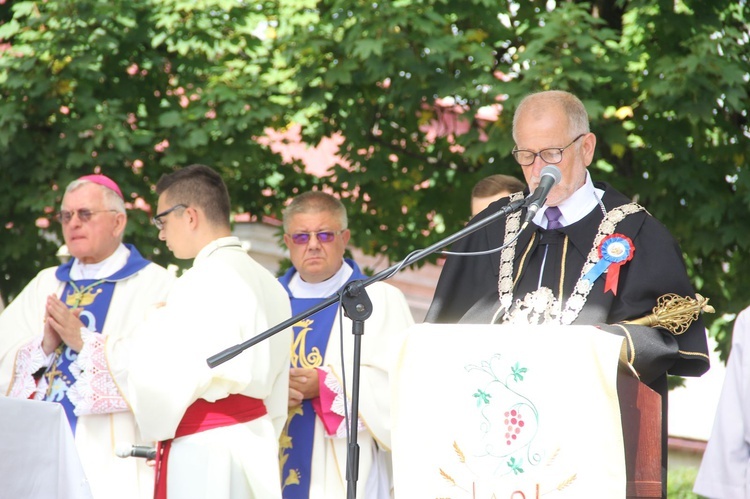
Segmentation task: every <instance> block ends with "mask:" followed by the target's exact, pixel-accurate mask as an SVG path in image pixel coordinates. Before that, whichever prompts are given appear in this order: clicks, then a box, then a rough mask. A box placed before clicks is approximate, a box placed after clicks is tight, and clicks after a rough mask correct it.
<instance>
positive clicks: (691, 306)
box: [624, 293, 715, 335]
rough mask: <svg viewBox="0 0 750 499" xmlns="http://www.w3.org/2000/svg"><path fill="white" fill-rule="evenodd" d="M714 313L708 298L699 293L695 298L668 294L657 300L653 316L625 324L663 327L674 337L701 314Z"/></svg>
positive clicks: (625, 322) (685, 329)
mask: <svg viewBox="0 0 750 499" xmlns="http://www.w3.org/2000/svg"><path fill="white" fill-rule="evenodd" d="M714 312H715V310H714V307H712V306H711V305H709V304H708V298H703V297H702V296H701V295H699V294H697V293H696V294H695V298H691V297H689V296H684V297H683V296H678V295H676V294H672V293H668V294H666V295H662V296H660V297H659V299H658V300H656V306H655V307H654V308H653V313H652V314H649V315H647V316H645V317H641V318H640V319H635V320H632V321H624V324H638V325H639V326H649V327H661V328H664V329H666V330H667V331H669V332H670V333H672V334H674V335H680V334H682V333H684V332H685V331H687V329H688V328H689V327H690V324H692V323H693V321H695V320H696V319H697V318H698V315H699V314H700V313H705V314H713V313H714Z"/></svg>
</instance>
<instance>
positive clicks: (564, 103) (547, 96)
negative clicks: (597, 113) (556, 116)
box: [513, 90, 591, 140]
mask: <svg viewBox="0 0 750 499" xmlns="http://www.w3.org/2000/svg"><path fill="white" fill-rule="evenodd" d="M550 106H558V107H559V108H560V109H562V111H563V113H564V114H565V116H567V117H568V127H569V131H570V132H571V134H570V137H571V139H572V138H573V137H575V136H577V135H581V134H584V133H589V132H590V131H591V129H590V128H589V115H588V113H587V112H586V107H585V106H584V105H583V102H581V100H580V99H579V98H578V97H576V96H575V95H573V94H571V93H570V92H565V91H563V90H547V91H543V92H536V93H533V94H529V95H527V96H526V97H524V98H523V99H522V100H521V103H520V104H518V107H517V108H516V112H515V113H514V114H513V140H516V125H517V123H518V119H519V116H521V115H522V114H523V113H540V114H541V113H545V112H547V110H548V109H549V108H550Z"/></svg>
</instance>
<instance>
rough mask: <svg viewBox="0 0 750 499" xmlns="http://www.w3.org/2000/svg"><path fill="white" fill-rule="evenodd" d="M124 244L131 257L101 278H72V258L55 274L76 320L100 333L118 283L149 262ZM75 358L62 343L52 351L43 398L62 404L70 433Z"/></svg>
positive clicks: (73, 420)
mask: <svg viewBox="0 0 750 499" xmlns="http://www.w3.org/2000/svg"><path fill="white" fill-rule="evenodd" d="M126 246H127V247H128V249H129V250H130V256H129V257H128V261H127V262H126V263H125V266H124V267H123V268H121V269H120V270H118V271H117V272H115V273H114V274H112V275H111V276H109V277H106V278H104V279H80V280H75V281H74V280H72V279H71V278H70V270H71V268H72V267H73V260H70V261H68V262H66V263H65V264H63V265H60V266H59V267H58V268H57V271H56V272H55V277H57V279H58V280H59V281H61V282H65V283H66V284H65V288H64V289H63V292H62V296H61V297H60V299H61V300H62V302H63V303H65V304H66V305H67V306H68V307H69V308H79V309H81V314H80V315H79V319H81V322H83V325H84V326H85V327H86V328H87V329H88V330H89V331H92V332H95V333H101V332H102V330H103V329H104V323H105V321H106V319H107V312H108V311H109V306H110V304H111V303H112V295H113V293H114V290H115V285H116V284H117V282H118V281H123V280H125V279H128V278H130V277H132V276H134V275H135V274H136V273H137V272H138V271H139V270H141V269H142V268H143V267H145V266H146V265H148V264H149V263H150V262H149V261H148V260H146V259H144V258H143V257H142V256H141V254H140V253H138V250H136V249H135V247H134V246H131V245H126ZM76 358H78V352H76V351H75V350H73V349H72V348H70V347H69V346H67V345H66V344H65V343H60V345H59V346H58V347H57V349H56V350H55V358H54V360H53V362H52V364H51V365H50V367H49V368H48V369H47V371H46V372H45V374H44V377H45V378H46V379H47V383H48V386H47V393H46V394H45V396H44V400H47V401H50V402H58V403H60V404H62V406H63V408H64V409H65V414H66V415H67V417H68V422H69V423H70V428H71V429H72V430H73V434H75V431H76V424H77V423H78V417H77V416H76V415H75V412H74V410H75V406H74V405H73V403H72V402H71V401H70V399H68V389H69V388H70V387H71V386H72V385H73V383H75V382H76V375H75V373H73V372H72V371H71V365H72V363H73V362H74V361H75V360H76Z"/></svg>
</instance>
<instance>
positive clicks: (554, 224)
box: [544, 206, 563, 229]
mask: <svg viewBox="0 0 750 499" xmlns="http://www.w3.org/2000/svg"><path fill="white" fill-rule="evenodd" d="M561 216H562V213H560V208H558V207H557V206H548V207H547V209H546V210H544V218H546V219H547V229H561V228H562V226H563V224H561V223H560V217H561Z"/></svg>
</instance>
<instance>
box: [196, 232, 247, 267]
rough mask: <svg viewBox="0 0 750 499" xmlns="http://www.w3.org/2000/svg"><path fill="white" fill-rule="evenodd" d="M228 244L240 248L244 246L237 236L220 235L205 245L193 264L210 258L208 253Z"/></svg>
mask: <svg viewBox="0 0 750 499" xmlns="http://www.w3.org/2000/svg"><path fill="white" fill-rule="evenodd" d="M228 246H230V247H231V246H236V247H238V248H241V247H242V243H241V242H240V239H239V238H238V237H235V236H227V237H220V238H218V239H214V240H213V241H211V242H210V243H208V244H207V245H205V246H204V247H203V248H202V249H201V250H200V251H199V252H198V254H197V255H195V259H194V260H193V265H195V264H196V263H197V262H199V261H201V260H203V259H205V258H208V255H210V254H211V253H213V252H214V251H216V250H217V249H220V248H226V247H228Z"/></svg>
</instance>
